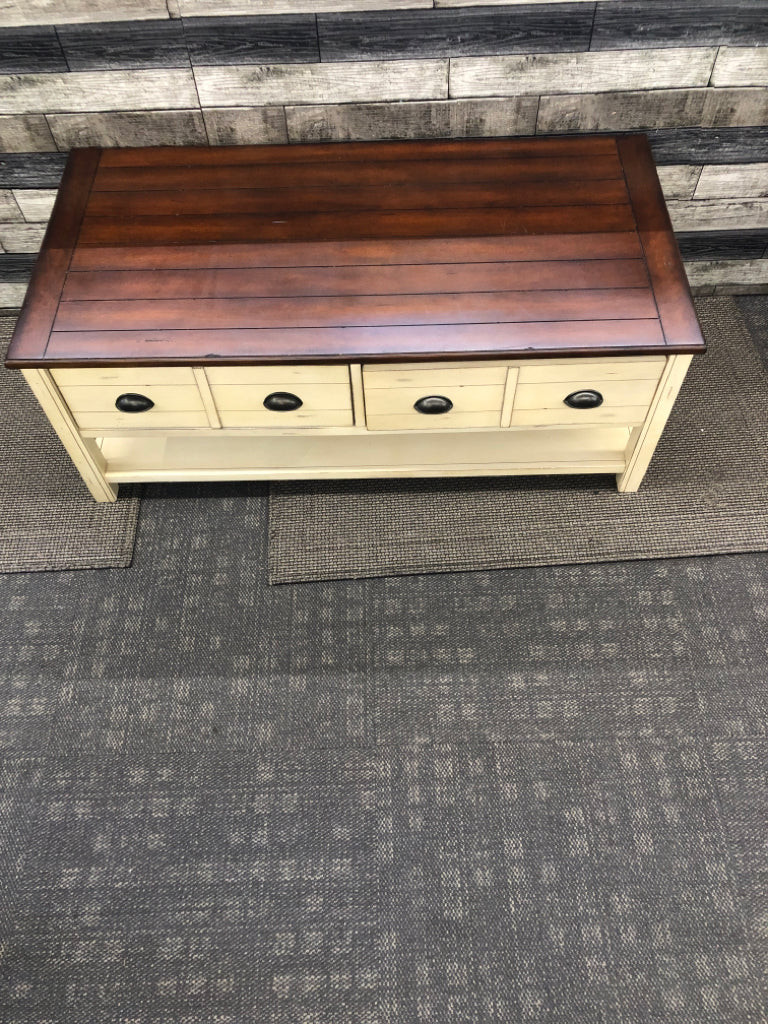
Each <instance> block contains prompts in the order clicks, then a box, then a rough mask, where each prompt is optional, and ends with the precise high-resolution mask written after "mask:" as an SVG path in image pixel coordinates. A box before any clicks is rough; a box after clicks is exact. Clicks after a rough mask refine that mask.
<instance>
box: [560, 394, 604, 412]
mask: <svg viewBox="0 0 768 1024" xmlns="http://www.w3.org/2000/svg"><path fill="white" fill-rule="evenodd" d="M563 401H564V402H565V404H566V405H569V406H570V407H571V408H572V409H596V408H597V407H598V405H602V404H603V396H602V395H601V394H600V392H599V391H574V392H572V393H571V394H570V395H568V397H567V398H564V399H563Z"/></svg>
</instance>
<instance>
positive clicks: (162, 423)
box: [52, 367, 208, 430]
mask: <svg viewBox="0 0 768 1024" xmlns="http://www.w3.org/2000/svg"><path fill="white" fill-rule="evenodd" d="M52 376H53V378H54V380H55V381H56V383H57V385H58V387H59V390H60V391H61V394H62V397H63V398H64V401H65V402H66V403H67V405H68V406H69V409H70V411H71V412H72V415H73V416H74V418H75V420H76V422H77V424H78V426H80V427H81V428H82V429H83V430H116V429H123V428H126V429H129V430H130V429H141V430H147V429H149V430H152V429H157V430H162V429H165V428H169V427H174V428H176V427H181V428H184V427H206V426H208V417H207V416H206V413H205V409H204V407H203V402H202V399H201V397H200V392H199V391H198V388H197V385H196V383H195V379H194V375H193V373H192V370H191V369H190V368H189V367H149V368H146V369H142V368H141V367H138V368H136V367H126V368H117V369H112V370H108V369H99V370H97V369H72V370H70V369H60V370H54V371H52ZM126 395H130V396H140V398H143V399H147V400H148V401H149V402H151V403H152V404H151V406H150V407H149V408H147V409H140V403H135V404H136V405H137V406H139V408H137V410H136V411H130V412H127V411H122V410H121V409H120V408H119V406H118V405H117V403H118V401H119V400H120V399H121V398H122V397H123V396H126Z"/></svg>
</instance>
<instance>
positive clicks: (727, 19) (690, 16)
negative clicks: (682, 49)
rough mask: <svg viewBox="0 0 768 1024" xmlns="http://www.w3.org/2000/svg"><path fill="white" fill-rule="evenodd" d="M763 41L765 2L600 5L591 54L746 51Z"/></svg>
mask: <svg viewBox="0 0 768 1024" xmlns="http://www.w3.org/2000/svg"><path fill="white" fill-rule="evenodd" d="M764 38H765V4H764V3H763V0H739V2H733V0H697V2H696V3H686V4H659V3H658V2H657V0H623V2H622V3H621V4H610V3H609V4H606V3H598V4H597V11H596V14H595V27H594V31H593V33H592V49H593V50H598V49H600V50H630V49H633V48H636V47H642V48H651V47H656V46H664V45H666V46H680V44H681V43H682V44H685V45H686V46H712V45H714V46H718V45H720V44H724V43H732V44H735V45H739V44H741V45H749V44H750V43H754V42H757V41H759V40H761V39H764Z"/></svg>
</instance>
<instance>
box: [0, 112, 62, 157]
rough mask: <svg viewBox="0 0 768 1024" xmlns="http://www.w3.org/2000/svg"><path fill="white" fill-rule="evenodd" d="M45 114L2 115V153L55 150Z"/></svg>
mask: <svg viewBox="0 0 768 1024" xmlns="http://www.w3.org/2000/svg"><path fill="white" fill-rule="evenodd" d="M55 149H56V143H55V142H54V141H53V136H52V135H51V132H50V129H49V127H48V122H47V121H46V120H45V116H44V115H43V114H11V115H8V116H5V117H0V153H34V152H37V151H41V150H42V151H45V150H55Z"/></svg>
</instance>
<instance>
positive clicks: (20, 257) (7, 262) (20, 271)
mask: <svg viewBox="0 0 768 1024" xmlns="http://www.w3.org/2000/svg"><path fill="white" fill-rule="evenodd" d="M36 259H37V256H36V255H35V254H34V253H22V254H18V253H11V254H3V255H0V281H4V282H6V283H7V284H10V283H11V282H16V283H18V284H26V283H27V281H29V278H30V275H31V273H32V268H33V267H34V265H35V260H36Z"/></svg>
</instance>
